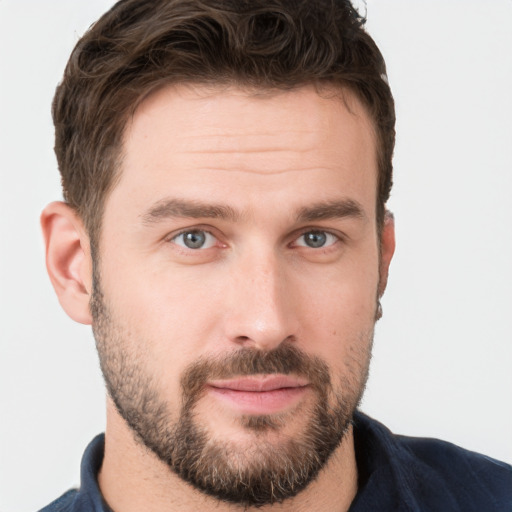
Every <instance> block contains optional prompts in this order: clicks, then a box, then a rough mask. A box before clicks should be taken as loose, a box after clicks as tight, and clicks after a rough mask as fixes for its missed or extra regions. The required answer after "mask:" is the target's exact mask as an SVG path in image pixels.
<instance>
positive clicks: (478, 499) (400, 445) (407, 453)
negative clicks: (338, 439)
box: [354, 413, 512, 512]
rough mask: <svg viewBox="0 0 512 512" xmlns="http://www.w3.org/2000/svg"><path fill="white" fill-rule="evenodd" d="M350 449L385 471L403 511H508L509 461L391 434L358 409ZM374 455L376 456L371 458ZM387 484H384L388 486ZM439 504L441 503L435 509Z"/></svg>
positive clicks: (511, 503)
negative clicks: (404, 505) (354, 433)
mask: <svg viewBox="0 0 512 512" xmlns="http://www.w3.org/2000/svg"><path fill="white" fill-rule="evenodd" d="M354 423H355V429H356V430H357V431H358V436H359V439H357V437H356V454H357V450H358V449H362V450H363V451H366V452H367V453H366V457H367V458H368V460H370V461H371V462H370V463H371V464H372V465H373V470H374V474H376V475H377V474H378V475H386V477H385V478H384V480H385V482H386V483H387V484H390V485H391V486H393V487H394V488H395V489H398V491H397V494H399V495H400V501H401V502H402V503H404V502H407V503H408V504H409V506H408V507H407V508H405V509H407V510H422V511H423V510H451V511H459V510H460V511H464V512H467V511H479V512H480V511H483V510H485V511H486V512H491V511H496V512H501V511H505V510H512V466H510V465H509V464H506V463H505V462H500V461H498V460H495V459H492V458H490V457H487V456H485V455H481V454H479V453H475V452H472V451H469V450H465V449H463V448H460V447H459V446H456V445H454V444H452V443H448V442H446V441H441V440H438V439H430V438H417V437H407V436H402V435H396V434H393V433H392V432H391V431H390V430H389V429H387V428H386V427H385V426H384V425H382V424H381V423H379V422H377V421H375V420H373V419H371V418H369V417H367V416H365V415H362V414H360V413H358V415H357V417H356V418H355V422H354ZM376 459H377V460H376ZM388 488H389V487H388ZM439 507H441V508H439Z"/></svg>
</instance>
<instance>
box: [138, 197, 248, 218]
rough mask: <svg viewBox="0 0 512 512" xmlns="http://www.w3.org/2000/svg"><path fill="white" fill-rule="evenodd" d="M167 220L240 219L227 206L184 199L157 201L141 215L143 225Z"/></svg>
mask: <svg viewBox="0 0 512 512" xmlns="http://www.w3.org/2000/svg"><path fill="white" fill-rule="evenodd" d="M168 218H191V219H223V220H229V221H232V222H236V221H238V220H239V219H240V214H239V213H238V212H237V211H236V210H234V209H233V208H231V207H230V206H227V205H220V204H209V203H203V202H200V201H190V200H184V199H164V200H162V201H158V202H157V203H156V204H154V205H153V206H152V207H151V208H150V209H149V210H148V211H147V212H146V213H144V214H143V215H142V221H143V223H144V224H153V223H155V222H158V221H161V220H165V219H168Z"/></svg>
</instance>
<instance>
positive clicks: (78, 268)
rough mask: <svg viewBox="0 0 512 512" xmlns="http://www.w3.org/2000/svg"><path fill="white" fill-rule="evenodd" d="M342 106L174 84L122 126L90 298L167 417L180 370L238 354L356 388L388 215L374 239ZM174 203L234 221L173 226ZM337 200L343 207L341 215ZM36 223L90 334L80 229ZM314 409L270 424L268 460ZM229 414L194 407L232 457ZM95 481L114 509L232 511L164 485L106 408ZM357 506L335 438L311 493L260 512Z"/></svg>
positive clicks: (233, 432)
mask: <svg viewBox="0 0 512 512" xmlns="http://www.w3.org/2000/svg"><path fill="white" fill-rule="evenodd" d="M343 98H344V99H343V100H342V99H340V97H339V95H329V96H328V97H327V96H326V95H322V96H320V95H319V94H318V93H317V92H316V91H315V90H314V89H313V88H311V87H303V88H300V89H297V90H293V91H287V92H273V93H272V94H270V93H259V94H255V93H254V92H249V91H244V90H240V89H233V88H231V89H226V88H224V89H218V90H216V89H211V88H210V89H205V88H203V87H199V86H196V87H192V86H177V87H169V88H166V89H163V90H161V91H159V92H157V93H155V94H153V95H152V96H150V97H149V98H147V99H146V100H145V101H144V102H143V103H142V104H141V105H140V107H139V108H138V110H137V111H136V113H135V115H134V116H133V118H132V119H131V121H130V122H129V124H128V125H127V129H126V133H125V139H124V157H123V162H122V173H121V177H120V180H119V182H118V183H117V185H116V187H115V188H114V190H113V191H112V192H111V194H110V196H109V197H108V198H107V201H106V204H105V212H104V219H103V225H102V233H101V240H100V262H99V270H100V274H101V286H102V290H103V292H104V294H105V299H106V300H107V301H108V304H109V308H110V309H111V314H112V316H113V317H114V318H115V321H116V324H117V325H119V326H122V329H123V332H124V336H123V339H124V343H125V347H124V348H125V350H126V352H127V353H128V354H130V358H131V359H132V360H134V361H137V364H138V365H140V367H141V368H143V369H144V371H145V372H146V373H147V374H149V375H152V376H153V377H154V382H157V383H158V391H159V394H160V396H161V397H164V399H165V401H166V404H167V405H168V407H169V410H170V411H172V412H174V414H177V413H178V410H179V406H180V384H179V378H180V375H181V374H182V372H183V371H184V369H185V368H186V367H187V365H190V364H191V363H194V362H195V361H197V360H198V358H212V357H218V358H221V357H223V356H226V355H227V354H229V353H232V352H233V351H235V350H237V349H239V348H240V347H249V348H253V349H258V350H264V351H267V350H272V349H274V348H276V347H278V346H279V345H280V344H282V343H293V344H295V345H296V346H297V347H298V348H300V349H301V350H302V351H303V352H305V353H306V354H308V355H311V356H315V357H318V358H319V359H321V360H322V361H324V362H326V363H327V365H328V366H329V370H330V375H331V379H332V381H333V385H334V387H335V388H336V389H337V390H340V391H342V392H343V390H344V389H345V388H346V385H347V382H349V383H350V385H351V386H353V387H355V388H356V389H359V390H362V388H363V387H364V383H365V382H364V381H365V375H364V373H365V369H366V367H367V364H368V362H369V357H370V351H371V341H372V336H373V327H374V323H375V311H376V300H377V297H378V296H380V295H381V294H382V293H383V291H384V289H385V285H386V280H387V275H388V267H389V263H390V261H391V258H392V255H393V251H394V227H393V222H392V220H391V218H390V217H388V218H387V219H386V222H385V225H384V227H383V231H382V236H381V239H380V240H379V237H378V234H377V225H376V179H377V164H376V145H375V136H374V130H373V126H372V123H371V121H370V119H369V117H368V115H367V113H366V111H365V109H364V108H363V107H362V105H361V104H360V103H359V101H358V100H357V99H355V98H354V97H352V96H351V95H350V94H349V93H348V92H346V91H345V92H344V94H343ZM176 199H178V200H179V201H188V202H191V201H193V202H195V203H194V204H195V205H197V203H198V202H200V203H201V204H204V205H206V206H208V205H212V204H214V205H221V206H223V207H227V208H228V209H229V212H231V213H233V214H234V215H228V216H223V217H222V218H220V217H211V216H203V217H200V218H195V217H194V218H192V217H190V216H186V215H185V216H183V215H181V214H180V215H176V208H174V206H175V204H176V203H175V202H173V203H171V206H173V208H174V214H173V215H170V214H169V213H170V211H171V210H173V208H169V207H167V208H166V207H164V208H162V205H165V204H167V206H169V200H173V201H175V200H176ZM320 204H321V205H324V206H325V204H329V205H330V207H331V208H330V210H329V212H330V215H329V216H328V217H326V218H318V219H311V218H309V219H305V218H304V215H303V216H302V217H303V218H300V215H298V214H299V213H300V212H301V210H302V211H304V209H309V211H310V213H311V211H313V210H314V209H315V208H316V210H314V211H316V212H317V213H318V211H319V210H318V206H319V205H320ZM347 204H349V205H352V206H354V205H356V207H357V211H356V212H354V211H353V210H354V209H353V208H352V210H350V208H348V213H347ZM333 205H336V208H332V206H333ZM340 205H341V206H342V207H344V208H345V211H344V212H343V211H341V210H343V208H340ZM210 210H211V208H210ZM206 211H208V209H207V210H206ZM162 212H163V213H162ZM182 213H183V212H182ZM196 213H197V212H196ZM310 217H311V215H310ZM324 217H325V216H324ZM42 226H43V232H44V234H45V239H46V243H47V267H48V271H49V274H50V277H51V279H52V283H53V284H54V287H55V289H56V291H57V294H58V296H59V300H60V302H61V304H62V306H63V307H64V309H65V310H66V312H67V313H68V314H69V315H70V316H71V317H72V318H73V319H75V320H76V321H78V322H82V323H85V324H90V323H92V321H93V320H92V317H91V314H90V310H89V300H90V297H91V293H92V262H91V257H90V250H89V240H88V237H87V234H86V232H85V230H84V228H83V225H82V223H81V221H80V219H79V218H77V217H76V215H75V214H74V213H73V211H72V210H71V209H70V208H69V207H67V206H66V205H65V204H63V203H52V204H51V205H49V206H48V207H47V208H46V209H45V211H44V212H43V215H42ZM187 229H189V230H190V229H196V230H205V231H207V232H208V233H210V234H211V237H210V236H209V237H208V238H207V240H208V241H207V246H206V248H202V249H195V250H193V249H189V248H187V247H186V246H184V244H183V238H182V237H180V236H179V235H180V233H181V232H182V231H183V230H187ZM311 231H317V232H318V231H321V232H323V233H327V234H328V236H327V242H326V245H325V246H324V247H321V248H312V247H308V246H307V244H305V239H304V237H303V235H304V233H307V232H311ZM379 253H380V255H379ZM313 400H314V397H313V396H312V394H311V393H308V392H306V393H304V396H303V397H301V398H300V401H299V405H297V404H296V403H295V402H293V403H291V404H290V405H288V406H286V407H285V409H284V410H283V413H284V417H285V421H284V422H283V425H282V426H281V427H280V429H279V430H278V432H266V433H264V434H263V435H264V436H265V441H266V442H269V443H270V444H272V445H274V446H275V447H276V449H278V448H279V446H280V443H283V442H284V439H286V437H287V436H295V435H297V434H299V433H300V432H301V431H302V429H303V428H304V421H305V420H304V418H303V416H304V414H302V415H299V414H294V412H295V413H296V412H297V411H298V410H299V406H301V407H303V408H305V409H301V410H308V405H310V404H311V403H312V401H313ZM240 414H241V413H240V412H239V411H238V410H237V409H236V407H235V408H233V407H231V406H230V405H229V404H227V405H226V404H225V403H224V402H222V401H221V400H219V399H218V397H216V396H213V395H212V394H208V393H207V394H206V395H205V396H204V397H203V398H201V400H200V401H199V403H198V404H197V416H198V418H200V421H201V422H202V424H203V425H204V426H205V427H206V428H207V429H208V431H209V432H210V434H211V435H212V436H214V437H216V438H218V439H224V440H225V439H228V440H230V442H232V443H233V446H234V447H236V449H238V450H240V451H241V452H242V451H244V450H247V449H249V448H250V447H251V446H254V443H255V442H256V437H255V436H256V434H255V433H254V432H252V431H249V430H247V429H243V428H241V426H240V423H239V421H238V420H239V418H240ZM99 482H100V486H101V490H102V493H103V495H104V496H105V498H106V500H107V502H108V503H109V504H110V506H111V507H112V508H113V509H115V510H116V511H118V512H130V511H132V510H133V511H135V510H143V509H146V510H149V509H150V510H152V511H160V510H162V511H163V510H173V511H188V510H190V511H191V510H205V511H207V510H219V509H221V510H240V507H238V506H236V505H227V504H224V503H222V504H219V502H217V501H216V500H215V499H213V498H210V497H206V496H204V495H203V494H201V493H199V492H198V491H196V490H195V489H194V488H192V487H190V486H189V485H188V484H185V483H184V482H183V481H182V480H181V479H179V478H178V477H177V476H175V475H174V474H172V473H171V472H170V471H169V469H168V468H167V466H165V465H164V464H163V463H162V462H160V460H159V459H157V457H156V456H155V455H154V454H153V453H152V452H150V451H149V450H147V449H145V448H144V447H143V446H142V445H141V444H140V443H139V442H137V440H136V439H135V437H134V435H133V433H132V431H131V430H130V429H129V427H128V426H127V424H126V423H125V422H124V420H123V419H122V418H121V416H120V415H119V414H118V412H117V410H116V409H115V407H114V406H113V404H112V402H111V401H110V399H107V428H106V449H105V459H104V463H103V467H102V470H101V472H100V476H99ZM356 492H357V468H356V463H355V455H354V447H353V437H352V431H351V430H349V431H348V432H347V434H346V436H345V437H344V440H343V442H342V444H341V445H340V446H339V447H338V448H337V449H336V451H335V452H334V454H333V456H332V457H331V458H330V459H329V462H328V464H327V465H326V466H325V467H324V469H323V470H322V471H321V472H320V474H319V475H318V478H317V479H316V480H315V481H314V482H313V483H311V484H310V485H309V486H308V487H307V488H306V489H305V490H304V491H302V492H301V493H300V494H299V495H297V496H296V497H295V498H291V499H289V500H285V501H284V502H283V503H282V504H277V505H274V506H272V507H263V508H261V509H259V510H267V509H272V510H280V511H285V510H293V511H299V512H300V511H306V510H315V511H324V510H325V511H338V510H339V511H343V510H347V509H348V507H349V506H350V503H351V501H352V499H353V497H354V496H355V493H356Z"/></svg>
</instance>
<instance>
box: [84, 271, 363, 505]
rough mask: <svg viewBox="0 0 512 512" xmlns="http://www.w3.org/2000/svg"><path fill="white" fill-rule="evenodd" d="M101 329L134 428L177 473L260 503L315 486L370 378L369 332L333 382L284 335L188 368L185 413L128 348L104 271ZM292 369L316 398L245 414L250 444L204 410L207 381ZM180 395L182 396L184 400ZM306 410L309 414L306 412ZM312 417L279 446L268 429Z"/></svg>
mask: <svg viewBox="0 0 512 512" xmlns="http://www.w3.org/2000/svg"><path fill="white" fill-rule="evenodd" d="M90 307H91V313H92V316H93V332H94V337H95V339H96V346H97V349H98V354H99V358H100V366H101V370H102V372H103V376H104V380H105V383H106V387H107V391H108V393H109V395H110V397H111V399H112V401H113V403H114V404H115V406H116V408H117V411H118V413H119V414H120V416H121V417H122V418H123V419H124V420H125V422H126V423H127V425H128V426H129V427H130V428H131V430H132V431H133V432H134V434H135V438H136V439H137V440H138V441H139V442H141V443H143V445H144V446H146V447H147V448H148V449H150V450H151V451H152V452H153V453H154V454H156V456H157V457H158V458H159V459H160V460H161V461H163V462H164V463H165V464H166V465H167V466H168V467H169V468H170V469H171V470H172V471H173V472H174V473H175V474H177V475H178V476H179V477H181V478H182V479H183V480H185V481H186V482H188V483H190V484H191V485H192V486H193V487H194V488H196V489H197V490H199V491H201V492H203V493H205V494H207V495H210V496H212V497H214V498H216V499H218V500H221V501H225V502H230V503H235V504H239V505H242V506H245V507H247V506H256V507H261V506H263V505H267V504H273V503H280V502H282V501H283V500H285V499H288V498H291V497H293V496H295V495H297V494H298V493H299V492H300V491H301V490H303V489H304V488H305V487H307V486H308V485H309V484H310V483H311V482H312V481H313V480H314V479H315V478H316V476H317V475H318V473H319V472H320V470H321V469H322V468H323V467H324V466H325V465H326V464H327V462H328V460H329V458H330V456H331V455H332V454H333V453H334V451H335V450H336V448H337V447H338V446H339V445H340V444H341V442H342V440H343V437H344V435H345V433H346V432H347V430H348V427H349V425H350V422H351V419H352V415H353V412H354V410H355V409H356V407H357V405H358V403H359V401H360V399H361V397H362V394H363V391H364V387H365V385H366V380H367V377H368V364H369V359H370V356H369V352H370V348H371V337H372V334H373V331H372V333H371V334H368V335H366V337H367V338H368V337H369V339H367V340H360V346H363V347H365V349H361V350H362V352H363V353H362V354H357V355H356V356H354V357H353V358H352V359H351V360H350V361H346V362H345V363H346V366H347V372H346V375H345V376H344V377H342V378H341V379H340V380H339V383H338V385H337V386H333V383H332V379H331V376H330V371H329V367H328V366H327V364H326V363H325V362H324V361H322V360H321V359H320V358H318V357H314V356H310V355H307V354H305V353H304V352H302V351H301V350H299V349H298V348H296V346H295V345H294V344H293V342H283V343H281V344H280V345H279V346H278V347H277V348H276V349H274V350H271V351H261V350H256V349H250V348H240V349H237V350H236V351H234V352H231V353H229V354H228V355H226V356H225V357H223V358H219V357H215V358H213V357H212V358H208V359H206V358H201V359H198V360H197V361H195V362H194V363H192V364H191V365H189V366H188V367H187V368H185V370H184V371H183V373H182V375H181V382H180V383H181V392H182V395H181V397H180V398H181V408H180V411H179V414H178V416H177V417H176V415H173V413H172V412H171V410H170V409H171V407H170V404H169V403H168V402H167V401H166V399H165V398H164V397H163V394H162V393H161V392H160V391H159V386H158V382H157V381H156V379H155V376H153V375H152V374H151V373H150V372H149V371H148V370H147V369H146V368H145V366H144V357H143V356H142V355H141V354H128V353H127V352H128V351H127V350H126V349H127V346H128V344H127V343H126V342H127V336H130V334H128V333H127V332H126V330H125V329H124V328H123V327H122V325H120V322H118V321H117V320H116V319H115V318H114V316H113V314H112V313H111V309H110V308H109V307H108V306H107V303H106V301H105V299H104V296H103V293H102V291H101V289H100V282H99V279H98V276H96V278H95V283H94V287H93V296H92V299H91V304H90ZM257 374H260V375H261V374H265V375H268V374H284V375H294V376H297V377H304V378H305V379H307V381H308V382H309V385H310V387H311V389H312V391H313V392H314V396H315V400H314V404H313V405H308V406H303V407H302V408H300V406H299V408H297V409H296V410H294V411H293V413H292V415H286V414H281V415H280V414H276V415H247V416H241V417H240V419H239V426H240V428H242V429H243V430H245V431H246V432H251V433H252V434H253V436H254V443H252V446H250V447H247V446H245V445H244V447H243V448H240V447H239V446H237V445H236V444H235V443H234V442H232V441H230V440H229V439H221V440H219V439H213V438H212V435H211V432H209V431H208V429H207V428H206V427H205V425H204V424H203V423H202V421H201V417H200V416H199V414H198V413H197V404H198V402H199V401H200V400H201V398H202V397H203V395H204V393H205V386H206V384H207V382H208V381H210V380H215V379H227V378H232V377H235V376H249V375H257ZM176 402H179V400H176ZM299 415H300V416H299ZM299 417H300V418H303V417H307V418H308V420H307V424H306V425H305V426H304V428H303V430H302V432H301V433H299V434H297V435H295V436H288V437H284V436H283V437H284V439H283V440H282V441H281V442H279V444H277V445H276V443H275V442H274V443H272V442H270V441H268V440H265V434H266V433H268V432H270V431H274V432H279V431H280V429H282V428H283V427H284V426H285V425H286V423H287V422H293V421H296V419H297V418H299Z"/></svg>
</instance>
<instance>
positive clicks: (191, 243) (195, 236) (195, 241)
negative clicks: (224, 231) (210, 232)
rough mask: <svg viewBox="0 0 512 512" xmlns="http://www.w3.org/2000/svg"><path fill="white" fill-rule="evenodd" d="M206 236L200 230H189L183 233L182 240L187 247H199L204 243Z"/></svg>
mask: <svg viewBox="0 0 512 512" xmlns="http://www.w3.org/2000/svg"><path fill="white" fill-rule="evenodd" d="M205 240H206V236H205V234H204V233H202V232H201V231H190V232H189V233H185V236H184V242H185V245H186V246H187V247H188V248H189V249H199V248H200V247H202V246H203V245H204V242H205Z"/></svg>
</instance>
